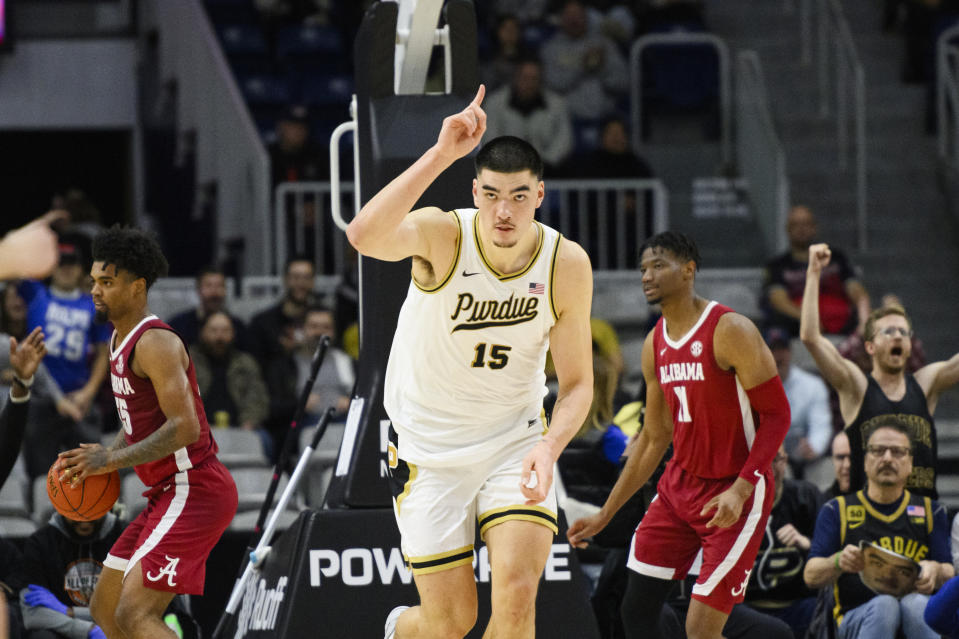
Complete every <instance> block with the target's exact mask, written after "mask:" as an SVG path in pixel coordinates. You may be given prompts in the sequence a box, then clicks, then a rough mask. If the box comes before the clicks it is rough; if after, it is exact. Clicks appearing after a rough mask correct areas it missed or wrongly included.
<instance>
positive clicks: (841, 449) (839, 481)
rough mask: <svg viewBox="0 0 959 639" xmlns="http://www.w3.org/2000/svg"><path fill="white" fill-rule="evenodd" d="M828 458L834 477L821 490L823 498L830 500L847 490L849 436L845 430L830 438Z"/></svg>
mask: <svg viewBox="0 0 959 639" xmlns="http://www.w3.org/2000/svg"><path fill="white" fill-rule="evenodd" d="M830 458H831V459H832V467H833V471H835V475H836V479H835V480H834V481H833V483H832V485H830V486H829V488H827V489H826V490H825V491H824V492H823V499H824V500H827V501H828V500H830V499H833V498H834V497H839V496H840V495H845V494H846V493H848V492H849V465H850V462H849V459H850V456H849V436H848V435H846V431H844V430H841V431H839V432H838V433H836V434H835V435H834V436H833V438H832V447H831V449H830Z"/></svg>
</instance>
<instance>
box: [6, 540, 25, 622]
mask: <svg viewBox="0 0 959 639" xmlns="http://www.w3.org/2000/svg"><path fill="white" fill-rule="evenodd" d="M21 562H23V553H21V552H20V549H19V548H18V547H17V546H16V544H14V543H13V542H12V541H10V540H9V539H4V538H3V536H0V639H7V638H8V637H9V639H21V637H22V636H23V620H22V618H21V616H20V603H19V601H18V599H17V593H16V591H14V589H13V587H12V586H11V585H10V578H11V577H12V576H13V575H14V574H16V572H17V571H18V570H20V564H21Z"/></svg>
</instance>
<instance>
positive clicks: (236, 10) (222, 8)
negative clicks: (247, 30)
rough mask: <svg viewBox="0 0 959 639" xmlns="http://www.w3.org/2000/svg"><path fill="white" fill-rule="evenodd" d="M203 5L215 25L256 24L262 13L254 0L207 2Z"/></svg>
mask: <svg viewBox="0 0 959 639" xmlns="http://www.w3.org/2000/svg"><path fill="white" fill-rule="evenodd" d="M203 4H204V6H206V12H207V15H209V16H210V21H211V22H213V23H214V24H219V23H225V22H232V23H247V24H255V23H256V22H257V21H259V19H260V12H259V11H257V10H256V7H255V6H254V5H253V0H206V1H205V2H204V3H203Z"/></svg>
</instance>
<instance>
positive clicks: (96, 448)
mask: <svg viewBox="0 0 959 639" xmlns="http://www.w3.org/2000/svg"><path fill="white" fill-rule="evenodd" d="M93 260H94V262H93V267H92V268H91V271H90V274H91V275H92V277H93V282H94V284H93V302H94V304H95V306H96V310H97V314H98V316H100V317H101V318H103V319H109V320H110V321H111V322H113V326H114V328H115V330H114V333H113V337H112V338H111V340H110V381H111V383H112V386H113V397H114V399H115V401H116V406H117V412H118V413H119V416H120V422H121V424H122V429H121V431H120V433H118V435H117V438H116V440H115V441H114V442H113V443H112V444H111V445H110V446H109V448H104V447H103V446H101V445H99V444H81V447H80V448H77V449H74V450H71V451H68V452H65V453H61V454H60V458H59V460H58V462H57V463H58V468H59V470H60V472H61V473H62V474H61V479H62V480H64V481H66V480H73V481H75V482H77V483H78V482H80V481H83V480H84V479H85V478H86V477H88V476H90V475H97V474H101V473H108V472H110V471H113V470H116V469H118V468H127V467H130V466H132V467H133V468H134V470H135V471H136V473H137V475H139V477H140V479H142V480H143V483H144V484H146V485H147V486H148V487H149V490H148V491H147V492H146V493H145V494H146V496H147V497H148V499H149V501H148V503H147V507H146V509H145V510H144V511H143V512H141V513H140V514H139V515H138V516H137V517H136V519H134V520H133V521H132V522H130V524H129V525H128V526H127V528H126V530H125V531H124V532H123V535H121V537H120V538H119V539H118V540H117V542H116V544H114V546H113V548H112V549H111V550H110V553H109V554H108V555H107V558H106V560H105V561H104V568H103V572H102V573H101V574H100V580H99V582H98V583H97V586H96V589H95V590H94V593H93V600H92V602H91V604H90V612H91V614H92V615H93V618H94V620H95V621H96V622H97V624H98V625H99V626H100V627H101V628H102V629H103V631H104V632H105V633H106V635H107V637H108V638H109V639H146V638H148V637H149V638H150V639H159V638H162V637H169V638H173V637H176V634H175V633H174V632H173V631H172V630H171V629H170V628H168V627H167V626H166V625H165V624H164V623H163V621H162V615H163V612H164V610H166V608H167V606H168V605H169V603H170V601H171V600H172V599H173V597H174V595H175V594H177V593H184V594H202V593H203V581H204V569H205V565H206V559H207V556H208V555H209V554H210V550H212V548H213V546H214V545H215V544H216V542H217V540H219V538H220V535H221V534H222V533H223V530H224V529H225V528H226V527H227V525H229V523H230V521H231V520H232V519H233V515H234V514H235V512H236V504H237V494H236V485H235V484H234V483H233V478H232V477H231V476H230V473H229V472H228V471H227V469H226V468H225V467H224V466H223V464H221V463H220V461H219V460H218V459H217V457H216V451H217V446H216V442H215V441H214V439H213V437H212V435H211V434H210V427H209V425H208V424H207V421H206V415H205V414H204V412H203V404H202V402H201V401H200V392H199V390H198V389H197V385H196V376H195V374H194V370H193V362H192V361H191V360H190V357H189V355H188V354H187V351H186V347H185V346H184V344H183V342H182V341H181V340H180V338H179V336H178V335H177V334H176V333H174V332H173V330H172V329H171V328H170V327H169V326H167V325H166V324H164V323H163V322H161V321H160V320H159V319H157V317H156V316H155V315H151V314H150V311H149V310H148V309H147V289H149V287H150V286H151V285H152V284H153V282H155V281H156V279H157V278H158V277H160V276H162V275H164V274H166V271H167V262H166V259H165V258H164V257H163V254H162V253H161V252H160V247H159V246H158V245H157V243H156V241H155V240H154V239H153V238H152V237H151V236H149V235H147V234H146V233H144V232H143V231H140V230H137V229H132V228H120V227H118V226H114V227H113V228H111V229H109V230H107V231H104V232H103V233H101V234H100V235H98V236H97V237H96V238H95V239H94V241H93Z"/></svg>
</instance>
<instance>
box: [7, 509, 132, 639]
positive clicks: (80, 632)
mask: <svg viewBox="0 0 959 639" xmlns="http://www.w3.org/2000/svg"><path fill="white" fill-rule="evenodd" d="M123 528H124V523H123V522H122V521H121V520H120V519H119V518H118V517H117V516H116V515H114V514H113V513H107V514H106V515H104V516H103V517H101V518H100V519H97V520H95V521H72V520H70V519H67V518H66V517H64V516H63V515H61V514H59V513H54V514H53V516H52V517H51V518H50V521H49V522H48V523H47V524H45V525H44V526H41V527H40V528H39V529H38V530H37V531H36V532H35V533H33V534H32V535H30V536H29V537H28V538H27V540H26V542H25V543H24V547H23V562H22V563H21V566H20V570H19V571H18V572H17V573H16V575H15V576H14V582H15V584H16V588H17V589H18V590H19V592H20V610H21V612H22V614H23V625H24V628H25V629H26V631H27V633H26V635H25V639H54V638H57V637H64V638H68V639H86V638H89V639H105V637H106V635H105V634H104V633H103V631H102V630H101V629H100V627H99V626H97V625H96V623H94V621H93V618H92V617H91V616H90V598H91V597H92V596H93V589H94V587H95V586H96V584H97V580H98V579H99V577H100V571H101V570H102V569H103V561H104V560H105V559H106V556H107V554H108V553H109V552H110V548H111V547H112V546H113V544H114V542H116V540H117V539H118V538H119V537H120V533H122V532H123Z"/></svg>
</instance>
